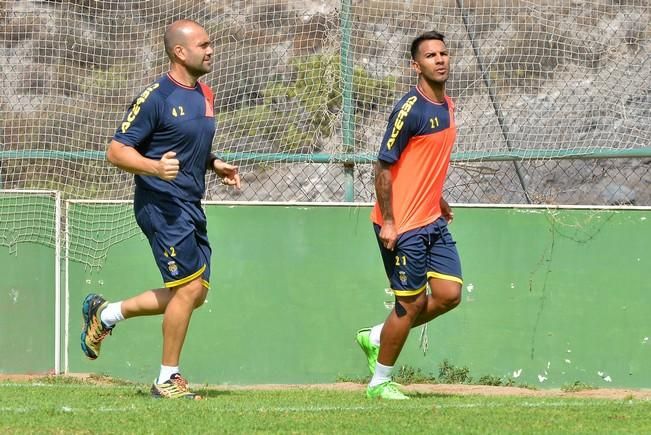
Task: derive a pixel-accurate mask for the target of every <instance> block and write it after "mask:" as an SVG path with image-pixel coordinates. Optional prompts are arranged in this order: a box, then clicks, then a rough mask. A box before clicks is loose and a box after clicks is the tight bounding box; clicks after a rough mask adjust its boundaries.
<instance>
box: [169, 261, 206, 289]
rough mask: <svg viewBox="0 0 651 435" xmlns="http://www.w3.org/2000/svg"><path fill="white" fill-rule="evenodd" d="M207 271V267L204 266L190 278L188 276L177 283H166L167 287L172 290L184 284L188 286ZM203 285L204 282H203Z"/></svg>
mask: <svg viewBox="0 0 651 435" xmlns="http://www.w3.org/2000/svg"><path fill="white" fill-rule="evenodd" d="M205 270H206V265H205V264H204V265H203V266H201V269H199V270H197V271H196V272H195V273H193V274H192V275H190V276H186V277H185V278H181V279H178V280H176V281H170V282H166V283H165V287H167V288H170V287H178V286H180V285H183V284H187V283H189V282H190V281H194V280H195V279H197V278H199V277H200V276H201V274H202V273H203V272H204V271H205ZM202 284H203V280H202Z"/></svg>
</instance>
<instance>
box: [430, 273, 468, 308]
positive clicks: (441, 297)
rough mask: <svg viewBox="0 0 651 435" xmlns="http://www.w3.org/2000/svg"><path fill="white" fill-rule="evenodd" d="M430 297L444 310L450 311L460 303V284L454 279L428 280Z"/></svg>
mask: <svg viewBox="0 0 651 435" xmlns="http://www.w3.org/2000/svg"><path fill="white" fill-rule="evenodd" d="M430 288H431V290H432V298H433V299H434V300H435V301H436V304H437V305H438V306H439V307H441V308H443V309H444V311H450V310H452V309H454V308H455V307H457V305H459V304H460V303H461V284H459V283H457V282H454V281H444V280H436V281H434V280H430Z"/></svg>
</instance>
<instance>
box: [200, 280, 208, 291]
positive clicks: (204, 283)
mask: <svg viewBox="0 0 651 435" xmlns="http://www.w3.org/2000/svg"><path fill="white" fill-rule="evenodd" d="M201 285H202V286H204V287H205V288H207V289H208V290H210V283H209V282H208V281H206V280H205V279H202V280H201Z"/></svg>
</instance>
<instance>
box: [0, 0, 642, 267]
mask: <svg viewBox="0 0 651 435" xmlns="http://www.w3.org/2000/svg"><path fill="white" fill-rule="evenodd" d="M178 18H191V19H195V20H197V21H199V22H200V23H202V24H203V25H204V26H205V27H206V29H207V30H208V32H209V34H210V35H211V37H212V38H213V41H214V48H215V50H216V55H215V57H216V61H215V63H214V71H213V72H212V73H210V74H208V75H207V76H205V77H204V81H205V82H206V83H208V84H209V85H210V86H211V87H212V88H213V89H214V90H215V93H216V100H217V101H216V113H217V119H218V132H217V135H216V138H215V143H214V148H215V150H216V151H218V152H219V153H221V154H223V155H225V156H227V157H228V158H230V159H236V160H237V162H238V163H239V164H240V166H241V169H242V173H243V178H244V186H243V189H242V190H241V191H235V190H233V189H228V188H224V187H223V186H220V185H219V184H218V183H214V182H213V181H214V180H212V179H210V180H209V182H208V192H207V198H208V199H238V200H262V201H341V200H343V199H344V195H345V192H354V197H353V198H352V199H353V200H355V201H371V200H372V199H373V185H372V172H371V166H370V164H369V163H367V162H368V160H369V159H372V158H373V156H374V155H375V154H376V152H377V149H378V146H379V142H380V139H381V137H382V134H383V131H384V128H385V126H386V118H387V115H388V112H389V111H390V110H391V108H392V106H393V104H394V103H395V101H396V100H397V99H398V98H399V97H400V96H401V95H402V94H403V93H404V92H405V91H406V90H407V89H408V87H409V86H412V85H413V84H414V83H415V77H414V74H413V73H412V72H411V71H410V69H409V54H408V49H409V43H410V41H411V40H412V39H413V38H414V37H415V36H416V35H418V34H420V33H422V32H423V31H426V30H431V29H436V30H439V31H441V32H442V33H444V34H445V35H446V36H447V42H448V46H449V48H450V52H451V54H452V73H451V78H450V81H449V86H448V90H449V93H450V94H451V96H452V97H453V98H455V100H456V102H457V108H458V113H457V120H458V124H459V135H458V137H459V140H458V145H457V147H456V149H455V162H454V164H453V168H452V171H451V174H450V178H449V180H448V183H447V185H446V190H447V196H448V199H450V200H451V201H454V202H488V203H491V202H494V203H500V202H501V203H504V202H509V203H525V202H539V203H557V204H580V203H590V204H611V203H629V204H630V203H637V204H651V192H649V189H648V185H649V182H651V173H650V169H649V166H650V165H649V159H648V158H647V159H643V158H632V159H618V160H612V159H611V160H597V159H581V160H579V159H568V160H552V159H550V157H559V156H565V155H573V156H575V155H581V154H586V155H594V154H595V153H596V154H599V153H601V154H603V153H613V152H621V151H626V150H628V151H636V150H638V151H639V152H640V154H644V153H647V154H648V153H649V139H650V137H651V122H650V121H651V62H650V61H649V56H650V54H649V53H650V49H651V25H650V24H649V22H650V21H651V6H649V2H648V1H646V0H628V1H626V0H619V1H614V0H584V1H572V2H570V1H567V0H546V1H533V0H531V1H525V0H522V1H516V0H484V1H480V0H473V1H469V0H456V1H454V0H441V1H436V2H432V1H427V0H419V1H383V0H378V1H372V0H356V1H352V0H351V1H341V2H339V1H331V0H323V1H318V0H313V1H307V2H305V1H298V0H290V1H209V0H177V1H165V0H110V1H98V0H84V1H70V0H58V1H55V0H52V1H9V0H4V1H2V0H0V78H1V79H2V80H3V83H5V86H3V88H2V89H1V90H0V165H1V166H0V188H2V189H46V190H59V191H62V192H63V193H64V196H65V197H66V198H80V199H130V198H131V195H132V179H131V176H130V175H128V174H125V173H122V172H120V171H119V170H117V169H115V168H112V167H111V166H110V165H108V164H107V163H106V162H105V160H104V150H105V147H106V145H107V143H108V142H109V140H110V137H111V136H112V135H113V132H114V131H115V128H116V127H117V125H118V122H119V121H120V119H121V118H122V116H123V115H124V112H125V110H126V109H127V107H128V105H129V103H130V102H131V101H132V99H133V98H134V97H135V96H136V95H137V94H138V93H140V92H141V91H142V90H143V89H144V88H145V87H146V86H147V85H148V84H149V83H151V82H152V81H153V80H155V79H156V78H157V77H158V76H160V75H161V74H162V73H164V72H165V71H166V70H167V67H168V61H167V58H166V57H165V54H164V51H163V46H162V34H163V31H164V28H165V26H166V25H167V24H169V23H170V22H171V21H172V20H174V19H178ZM343 155H345V156H347V157H346V158H347V159H353V160H355V161H356V162H357V163H356V165H355V166H354V168H352V167H351V166H348V167H347V168H346V169H345V168H344V166H343V165H342V164H341V163H340V159H341V158H342V156H343ZM513 155H517V156H519V157H520V158H519V159H518V160H517V161H505V160H501V159H504V158H509V156H513ZM351 156H352V157H351ZM346 183H351V184H350V185H347V184H346ZM349 199H350V198H349ZM88 219H91V217H88ZM111 219H112V220H113V221H114V222H115V224H116V226H117V227H119V228H127V227H129V225H132V224H131V223H130V222H131V219H132V218H131V216H130V214H129V212H127V211H125V212H121V214H120V215H119V216H116V215H112V216H111ZM125 225H126V227H125ZM120 234H123V235H128V234H132V232H131V230H128V231H127V230H124V231H122V230H121V231H120ZM0 240H2V239H0ZM107 243H108V242H107ZM101 244H102V245H105V243H101ZM89 251H90V256H91V257H92V256H93V255H95V254H93V252H95V250H94V248H93V249H89ZM84 255H85V256H87V255H89V253H85V254H84ZM96 255H100V256H101V255H102V254H101V253H99V251H98V253H97V254H96Z"/></svg>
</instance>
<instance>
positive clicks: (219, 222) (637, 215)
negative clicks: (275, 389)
mask: <svg viewBox="0 0 651 435" xmlns="http://www.w3.org/2000/svg"><path fill="white" fill-rule="evenodd" d="M73 207H74V208H73V210H72V211H71V214H70V216H71V218H74V216H75V214H76V213H79V214H83V215H85V216H88V215H92V214H93V207H96V206H92V205H87V204H86V205H79V204H76V205H74V206H73ZM104 207H106V206H104ZM118 207H122V206H118ZM123 207H126V206H123ZM126 208H127V210H125V211H117V212H116V213H122V212H128V207H126ZM76 209H77V210H76ZM368 214H369V208H368V207H334V206H332V207H317V206H293V207H286V206H276V205H266V206H259V205H251V206H245V205H244V206H227V205H210V206H208V207H207V215H208V221H209V231H210V238H211V242H212V244H213V251H214V256H213V276H212V279H211V281H212V286H213V288H212V290H211V292H210V294H209V297H208V303H207V304H205V305H204V306H203V307H202V308H201V309H199V310H198V311H196V312H195V314H194V317H193V320H192V324H191V327H190V333H189V336H188V339H187V342H186V346H185V350H184V359H183V360H182V368H183V371H184V373H185V374H186V375H187V376H188V377H189V378H190V379H191V380H192V382H208V383H219V384H228V383H232V384H252V383H314V382H332V381H334V380H336V379H337V377H338V376H346V377H359V376H362V375H365V363H364V359H363V358H362V354H361V351H360V350H359V349H358V348H357V347H356V344H355V343H354V340H353V338H354V334H355V331H356V330H357V329H358V328H360V327H363V326H368V325H371V324H374V323H376V322H379V321H382V320H383V319H384V317H385V316H386V314H387V313H388V311H387V309H386V308H385V306H384V303H385V301H387V300H391V297H390V296H388V295H386V294H385V292H384V288H385V287H386V281H385V278H384V273H383V270H382V266H381V261H380V258H379V253H378V250H377V247H376V242H375V239H374V235H373V233H372V230H371V226H370V223H369V220H368ZM650 225H651V211H632V210H629V211H594V210H549V211H548V210H542V209H524V210H523V209H499V208H461V207H458V208H457V209H456V219H455V222H454V223H453V224H452V226H451V230H452V232H453V234H454V236H455V238H456V239H457V242H458V248H459V250H460V253H461V256H462V261H463V266H464V276H465V284H464V287H463V302H462V304H461V305H460V306H459V308H457V309H456V310H455V311H453V312H451V313H448V314H447V315H445V316H443V317H441V318H439V319H437V320H435V321H434V322H432V323H430V325H429V332H428V335H429V342H430V346H429V351H428V352H427V355H425V356H424V355H423V353H422V352H421V351H420V350H419V349H418V343H417V335H418V334H417V332H419V331H420V330H417V331H414V333H412V337H411V338H410V341H409V342H408V343H407V345H406V348H405V350H404V351H403V354H402V355H401V358H400V360H399V362H398V363H399V364H404V365H409V366H413V367H418V368H421V369H423V370H424V371H426V372H433V373H438V366H439V364H440V363H441V362H442V361H443V360H445V359H447V360H448V361H449V362H450V363H452V364H453V365H454V366H457V367H464V366H465V367H468V368H469V369H470V374H471V375H472V376H473V377H474V378H475V379H477V378H479V377H480V376H483V375H492V376H499V377H512V378H514V380H515V382H516V383H525V384H531V385H536V386H539V387H543V388H544V387H558V386H562V385H564V384H568V383H573V382H575V381H581V382H584V383H587V384H590V385H594V386H619V387H647V388H648V387H651V371H649V370H648V368H649V367H651V342H650V341H651V338H650V337H651V320H649V315H648V312H649V307H650V306H651V284H649V282H648V280H647V277H646V275H647V274H646V273H645V272H647V271H648V270H651V257H650V256H649V255H648V243H649V240H651V226H650ZM71 228H72V229H73V234H72V236H73V240H75V234H74V231H77V232H79V234H80V235H81V233H85V236H86V237H87V236H88V230H87V229H86V230H85V229H84V227H81V226H79V224H78V223H73V225H71ZM73 243H74V242H73ZM159 285H160V276H159V274H158V271H157V270H156V268H155V267H154V265H153V261H152V260H151V254H150V252H149V247H148V245H147V242H146V240H145V239H144V238H142V237H140V236H137V237H133V238H131V239H129V240H127V241H124V242H120V243H118V244H117V245H115V246H113V247H112V248H111V249H110V251H109V252H108V256H107V259H106V261H105V262H104V264H103V266H102V267H101V268H95V269H93V270H89V269H87V268H85V267H84V266H82V265H81V264H78V263H72V264H71V270H70V301H71V307H70V312H71V315H72V316H73V317H72V319H71V330H72V331H73V332H72V334H71V348H70V354H69V355H70V367H69V369H70V371H72V372H95V373H105V374H109V375H115V376H120V377H124V378H129V379H134V380H139V381H146V382H150V381H151V380H153V378H154V377H155V376H156V374H157V372H158V365H159V360H160V352H161V344H160V326H161V319H160V318H151V317H150V318H137V319H131V320H129V321H127V322H124V323H122V324H120V325H119V326H118V327H117V328H116V329H115V331H114V333H113V335H112V336H111V337H109V338H108V339H107V340H106V341H105V342H104V345H103V349H102V355H101V357H100V358H99V359H98V360H97V361H92V362H91V361H87V360H85V359H84V358H83V357H82V354H81V351H80V350H79V344H78V332H77V331H78V325H79V323H80V309H81V301H82V299H83V297H84V295H85V294H86V293H87V292H89V291H99V292H101V293H103V294H104V295H105V296H106V297H108V298H109V299H111V300H115V299H121V298H125V297H128V296H130V295H133V294H135V293H136V292H140V291H142V290H144V289H147V288H151V287H157V286H159ZM75 328H76V329H75Z"/></svg>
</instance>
